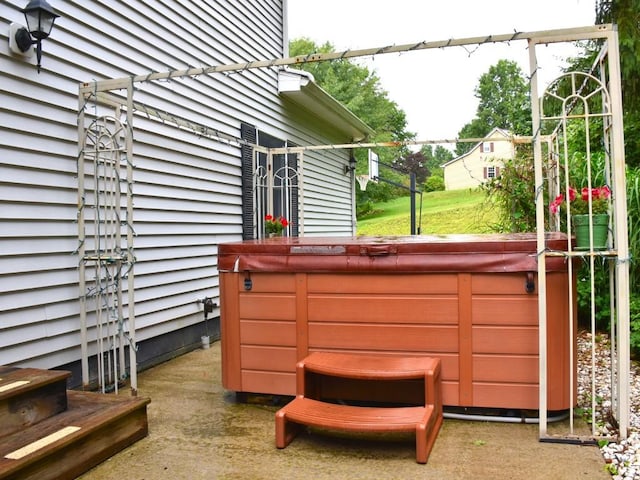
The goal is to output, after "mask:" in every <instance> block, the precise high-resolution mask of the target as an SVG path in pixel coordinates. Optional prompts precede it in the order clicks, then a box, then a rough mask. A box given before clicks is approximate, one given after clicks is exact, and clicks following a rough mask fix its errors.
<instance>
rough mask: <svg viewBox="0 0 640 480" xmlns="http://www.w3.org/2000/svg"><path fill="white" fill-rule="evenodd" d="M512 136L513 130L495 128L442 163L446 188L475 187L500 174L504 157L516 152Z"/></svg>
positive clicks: (511, 155)
mask: <svg viewBox="0 0 640 480" xmlns="http://www.w3.org/2000/svg"><path fill="white" fill-rule="evenodd" d="M511 137H512V136H511V134H510V133H509V132H507V131H505V130H502V129H500V128H494V129H493V130H491V132H489V134H488V135H487V136H486V139H485V140H484V141H482V142H479V143H478V144H477V145H475V146H474V147H473V148H472V149H471V150H469V151H468V152H467V153H465V154H464V155H460V156H459V157H456V158H454V159H453V160H450V161H449V162H447V163H445V164H444V165H442V167H443V169H444V186H445V190H459V189H463V188H475V187H477V186H479V185H481V184H482V183H484V182H485V181H487V180H489V179H491V178H495V177H499V176H500V168H501V167H502V166H503V160H504V159H512V158H513V156H514V147H513V142H512V141H511ZM501 139H504V140H501Z"/></svg>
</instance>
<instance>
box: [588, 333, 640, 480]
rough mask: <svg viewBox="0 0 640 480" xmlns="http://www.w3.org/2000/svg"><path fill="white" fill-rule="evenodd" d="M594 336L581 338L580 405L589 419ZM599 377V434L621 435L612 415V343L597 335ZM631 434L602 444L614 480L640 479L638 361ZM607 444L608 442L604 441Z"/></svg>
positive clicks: (632, 394)
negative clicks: (592, 342)
mask: <svg viewBox="0 0 640 480" xmlns="http://www.w3.org/2000/svg"><path fill="white" fill-rule="evenodd" d="M591 337H592V335H591V333H589V332H580V334H579V335H578V366H579V367H578V406H579V408H580V409H581V410H583V411H584V414H585V418H587V419H589V421H590V419H591V418H593V417H592V415H591V405H592V402H591V398H592V391H591V365H592V353H591ZM595 345H596V348H595V367H596V368H595V372H596V373H595V376H596V391H595V398H596V408H595V425H596V435H601V436H603V437H611V436H614V437H615V436H617V422H616V421H615V419H614V418H613V416H612V415H611V389H610V383H611V381H610V375H611V373H610V371H611V368H610V367H611V358H610V342H609V337H608V336H607V335H602V334H597V335H596V338H595ZM629 397H630V407H631V408H630V410H631V414H630V418H629V432H628V433H629V435H628V437H627V439H626V440H623V441H620V442H618V443H614V442H611V443H608V444H607V445H602V446H601V447H600V450H601V452H602V456H603V457H604V459H605V462H606V463H607V469H608V471H609V473H611V476H612V478H613V479H614V480H632V479H634V480H635V479H637V480H640V368H639V367H638V364H637V362H632V364H631V381H630V390H629ZM602 443H604V442H602Z"/></svg>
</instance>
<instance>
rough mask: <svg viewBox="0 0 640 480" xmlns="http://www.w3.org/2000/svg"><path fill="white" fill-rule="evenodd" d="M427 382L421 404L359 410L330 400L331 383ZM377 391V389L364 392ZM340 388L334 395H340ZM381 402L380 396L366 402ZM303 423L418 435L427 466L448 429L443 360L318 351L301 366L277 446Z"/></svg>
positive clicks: (419, 455) (281, 416)
mask: <svg viewBox="0 0 640 480" xmlns="http://www.w3.org/2000/svg"><path fill="white" fill-rule="evenodd" d="M331 378H339V379H341V380H342V381H343V383H342V385H347V383H344V382H345V381H353V382H358V381H368V382H370V381H373V382H381V381H384V382H405V383H406V381H411V382H416V381H417V382H422V383H423V385H421V388H422V389H423V392H424V396H423V401H422V402H421V404H420V405H418V406H397V407H396V406H394V407H389V406H353V405H343V404H337V403H332V402H329V401H327V398H326V392H323V385H325V383H326V382H325V381H326V380H327V379H329V380H330V379H331ZM354 390H357V389H353V388H352V389H350V390H349V391H347V394H348V395H352V393H353V391H354ZM364 391H367V392H369V393H370V392H371V391H372V389H371V388H368V389H364ZM335 393H336V392H335V388H334V389H333V391H332V392H331V395H330V396H331V397H332V398H334V399H335V398H336V397H335ZM360 400H362V401H367V402H370V401H376V400H378V399H377V398H360ZM303 425H307V426H311V427H319V428H327V429H335V430H343V431H357V432H412V431H415V433H416V461H417V462H418V463H427V459H428V458H429V453H430V452H431V449H432V448H433V444H434V443H435V439H436V437H437V435H438V432H439V431H440V426H441V425H442V394H441V378H440V360H439V359H437V358H430V357H417V356H411V357H406V356H402V357H398V356H382V355H364V354H363V355H361V354H351V353H329V352H314V353H312V354H311V355H309V356H308V357H306V358H305V359H303V360H302V361H300V362H298V364H297V365H296V398H294V399H293V400H292V401H291V402H290V403H288V404H287V405H285V406H284V407H283V408H281V409H280V410H278V412H277V413H276V447H278V448H284V447H286V446H287V445H288V444H289V443H291V441H292V440H293V438H294V437H295V436H296V435H297V434H298V432H299V431H300V428H301V427H302V426H303Z"/></svg>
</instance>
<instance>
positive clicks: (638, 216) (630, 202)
mask: <svg viewBox="0 0 640 480" xmlns="http://www.w3.org/2000/svg"><path fill="white" fill-rule="evenodd" d="M614 193H615V192H614ZM627 228H628V238H629V256H630V257H631V259H632V260H635V261H634V262H632V263H631V264H630V265H629V284H630V289H631V291H632V292H633V291H638V290H639V289H640V262H638V261H637V260H638V259H639V258H640V168H628V169H627Z"/></svg>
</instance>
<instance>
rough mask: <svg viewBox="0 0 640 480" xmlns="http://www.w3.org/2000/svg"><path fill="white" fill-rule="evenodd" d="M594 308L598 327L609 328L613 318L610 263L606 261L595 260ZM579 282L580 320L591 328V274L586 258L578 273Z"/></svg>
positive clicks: (606, 329)
mask: <svg viewBox="0 0 640 480" xmlns="http://www.w3.org/2000/svg"><path fill="white" fill-rule="evenodd" d="M593 274H594V287H595V290H594V291H595V294H594V309H595V322H596V328H597V329H598V330H602V331H608V330H609V322H610V318H611V296H610V295H609V265H608V264H607V263H606V262H604V261H600V262H595V265H594V272H593ZM577 277H578V284H577V293H578V322H579V323H580V324H581V325H582V326H584V327H587V328H589V327H590V325H589V323H590V319H591V276H590V274H589V263H588V261H587V260H586V259H585V260H584V262H583V264H582V266H581V267H580V268H579V269H578V273H577Z"/></svg>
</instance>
